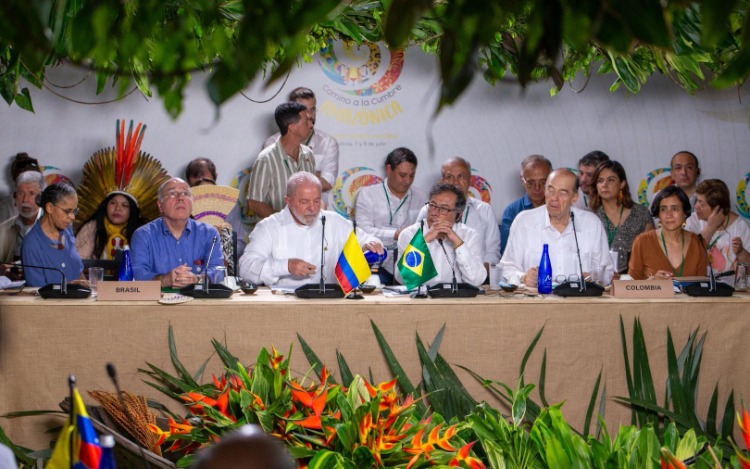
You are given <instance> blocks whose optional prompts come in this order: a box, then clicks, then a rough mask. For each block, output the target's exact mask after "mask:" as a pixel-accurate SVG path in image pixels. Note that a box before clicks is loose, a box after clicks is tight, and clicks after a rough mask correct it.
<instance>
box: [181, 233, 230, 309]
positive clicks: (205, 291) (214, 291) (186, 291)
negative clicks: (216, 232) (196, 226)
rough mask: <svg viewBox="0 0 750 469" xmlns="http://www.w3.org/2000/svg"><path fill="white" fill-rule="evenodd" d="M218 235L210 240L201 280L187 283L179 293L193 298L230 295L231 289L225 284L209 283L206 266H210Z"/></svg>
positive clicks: (226, 296) (227, 296) (225, 296)
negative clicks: (192, 283)
mask: <svg viewBox="0 0 750 469" xmlns="http://www.w3.org/2000/svg"><path fill="white" fill-rule="evenodd" d="M218 239H219V237H218V236H214V239H213V241H212V242H211V249H209V251H208V259H206V272H205V276H204V278H203V282H201V283H199V284H195V285H188V286H186V287H183V288H182V289H180V293H182V294H183V295H186V296H192V297H193V298H229V297H230V296H232V293H233V292H232V289H231V288H229V287H227V286H226V285H222V284H220V283H209V278H208V268H209V267H210V266H211V256H213V253H214V247H215V246H216V241H218Z"/></svg>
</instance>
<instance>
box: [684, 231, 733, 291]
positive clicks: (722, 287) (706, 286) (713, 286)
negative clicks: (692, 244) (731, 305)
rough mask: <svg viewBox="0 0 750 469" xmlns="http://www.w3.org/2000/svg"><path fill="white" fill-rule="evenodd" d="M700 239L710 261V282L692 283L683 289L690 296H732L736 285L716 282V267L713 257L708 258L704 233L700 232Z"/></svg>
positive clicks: (707, 260)
mask: <svg viewBox="0 0 750 469" xmlns="http://www.w3.org/2000/svg"><path fill="white" fill-rule="evenodd" d="M698 240H699V241H700V242H701V251H703V255H704V256H706V262H708V283H706V282H695V283H691V284H690V285H688V286H686V287H684V288H683V289H682V290H683V291H684V292H685V293H687V294H688V296H732V293H734V287H732V286H731V285H727V284H726V283H724V282H719V283H716V275H715V274H714V268H713V266H712V265H711V259H709V258H708V252H706V243H705V240H704V239H703V235H701V234H698Z"/></svg>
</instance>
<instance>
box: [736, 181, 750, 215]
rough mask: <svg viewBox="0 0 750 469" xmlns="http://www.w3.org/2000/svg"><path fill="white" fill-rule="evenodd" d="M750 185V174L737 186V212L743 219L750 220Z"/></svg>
mask: <svg viewBox="0 0 750 469" xmlns="http://www.w3.org/2000/svg"><path fill="white" fill-rule="evenodd" d="M748 184H750V173H747V174H745V179H740V182H739V183H738V184H737V191H736V194H737V211H738V212H740V215H742V218H744V219H745V220H750V206H748V201H747V186H748Z"/></svg>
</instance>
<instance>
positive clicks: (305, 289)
mask: <svg viewBox="0 0 750 469" xmlns="http://www.w3.org/2000/svg"><path fill="white" fill-rule="evenodd" d="M320 223H321V225H322V230H321V237H320V282H319V283H306V284H304V285H302V286H300V287H297V289H296V290H294V294H295V295H296V296H297V298H306V299H315V298H343V297H344V290H342V289H341V286H340V285H339V284H337V283H325V277H324V276H323V268H324V267H325V250H326V249H325V245H326V216H325V215H321V216H320Z"/></svg>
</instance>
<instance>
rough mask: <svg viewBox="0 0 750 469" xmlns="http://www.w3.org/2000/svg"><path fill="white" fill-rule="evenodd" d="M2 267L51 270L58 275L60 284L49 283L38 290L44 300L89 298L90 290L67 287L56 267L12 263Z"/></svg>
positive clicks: (62, 275)
mask: <svg viewBox="0 0 750 469" xmlns="http://www.w3.org/2000/svg"><path fill="white" fill-rule="evenodd" d="M2 265H8V266H15V267H23V268H29V269H40V270H53V271H55V272H59V273H60V277H61V281H60V284H59V285H58V284H56V283H50V284H47V285H45V286H43V287H41V288H39V290H38V291H39V296H41V297H42V298H44V299H47V298H54V299H58V298H60V299H82V298H88V297H89V296H91V289H89V288H86V287H84V286H83V285H77V284H71V285H68V281H67V279H66V278H65V273H63V271H62V270H61V269H58V268H57V267H45V266H41V265H31V264H14V263H12V262H4V263H3V264H2Z"/></svg>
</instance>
